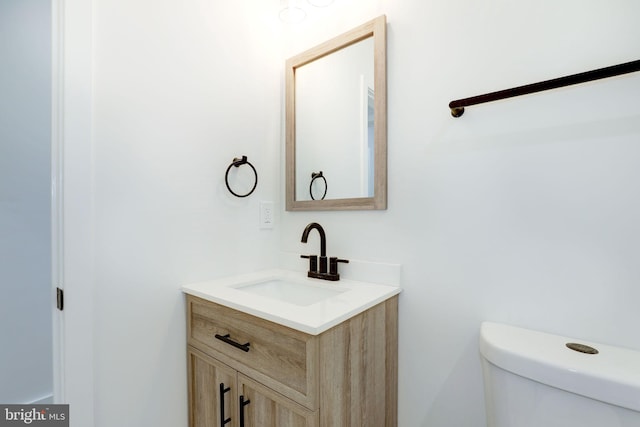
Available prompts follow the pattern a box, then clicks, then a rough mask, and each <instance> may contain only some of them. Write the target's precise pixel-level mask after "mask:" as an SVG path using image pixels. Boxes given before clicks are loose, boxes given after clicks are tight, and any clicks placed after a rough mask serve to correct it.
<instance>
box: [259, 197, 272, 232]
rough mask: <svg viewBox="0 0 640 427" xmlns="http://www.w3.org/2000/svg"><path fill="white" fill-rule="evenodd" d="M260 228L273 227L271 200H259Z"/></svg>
mask: <svg viewBox="0 0 640 427" xmlns="http://www.w3.org/2000/svg"><path fill="white" fill-rule="evenodd" d="M260 228H261V229H270V228H273V202H268V201H261V202H260Z"/></svg>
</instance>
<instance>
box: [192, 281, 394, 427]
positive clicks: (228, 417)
mask: <svg viewBox="0 0 640 427" xmlns="http://www.w3.org/2000/svg"><path fill="white" fill-rule="evenodd" d="M271 275H273V274H271ZM267 276H269V274H267ZM252 277H253V276H251V275H249V276H242V278H241V280H238V279H234V280H230V281H225V280H221V281H212V282H204V283H200V284H195V285H189V286H185V287H183V290H184V292H185V293H186V294H187V295H186V301H187V316H188V321H187V333H188V337H187V344H188V348H187V352H188V376H189V411H190V414H189V418H190V426H191V427H204V426H220V427H224V426H227V427H249V426H254V427H294V426H296V427H297V426H300V427H302V426H309V427H317V426H323V427H335V426H353V427H356V426H357V427H360V426H368V427H369V426H370V427H376V426H380V427H383V426H396V425H397V322H398V297H397V294H398V293H399V292H400V289H399V288H397V287H393V286H383V285H370V286H371V289H370V290H369V291H370V292H369V293H368V295H367V291H366V290H363V289H361V287H362V286H364V287H366V286H368V285H369V284H361V283H359V282H349V283H347V282H348V281H343V283H341V284H340V285H329V286H327V285H317V284H316V283H315V281H313V279H306V278H304V279H301V278H300V279H298V278H296V280H298V283H290V282H289V281H287V282H286V283H287V285H290V284H291V285H294V286H301V287H302V289H304V288H305V287H306V286H308V287H309V290H310V294H311V295H315V296H312V297H311V300H300V301H299V302H297V303H296V302H291V301H282V300H281V298H280V297H278V295H276V294H272V295H269V296H265V294H264V290H262V291H260V292H261V293H262V295H257V294H254V292H253V289H252V290H251V291H245V290H243V289H242V288H243V287H245V288H255V285H256V283H257V284H258V285H260V284H261V283H271V282H265V280H266V279H264V278H263V279H260V280H262V282H260V281H259V280H258V281H256V280H255V277H253V279H251V278H252ZM279 277H281V275H280V276H279ZM269 280H272V279H269ZM278 280H281V279H278ZM238 283H240V285H238ZM282 283H284V282H282ZM275 286H276V287H278V286H280V285H275ZM319 286H320V288H318V287H319ZM332 287H334V288H336V289H337V291H336V292H335V293H327V294H323V293H322V292H320V290H319V289H331V288H332ZM314 288H315V289H314ZM331 290H333V289H331ZM236 294H238V295H236ZM288 294H290V292H288ZM289 296H290V295H288V296H286V297H284V298H288V297H289ZM235 298H241V299H245V300H246V305H242V304H243V303H241V302H239V300H236V299H235ZM353 298H355V299H356V301H353ZM358 298H360V300H359V301H357V299H358ZM365 300H367V301H368V302H366V303H364V305H362V303H363V301H365ZM354 307H358V308H356V309H354ZM345 310H346V311H345ZM305 312H306V314H307V315H308V317H307V318H303V317H304V314H305ZM296 316H298V317H296ZM300 316H303V317H300ZM323 316H324V317H323ZM287 319H292V320H287ZM317 321H319V322H320V323H314V322H317ZM305 322H307V323H306V324H305Z"/></svg>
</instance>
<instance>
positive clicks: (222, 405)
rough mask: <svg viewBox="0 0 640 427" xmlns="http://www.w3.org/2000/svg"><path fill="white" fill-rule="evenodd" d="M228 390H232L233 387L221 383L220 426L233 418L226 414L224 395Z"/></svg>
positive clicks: (222, 426)
mask: <svg viewBox="0 0 640 427" xmlns="http://www.w3.org/2000/svg"><path fill="white" fill-rule="evenodd" d="M228 391H231V387H225V386H224V383H220V427H224V425H225V424H227V423H230V422H231V418H227V417H225V415H224V395H225V393H226V392H228Z"/></svg>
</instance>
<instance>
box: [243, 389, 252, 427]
mask: <svg viewBox="0 0 640 427" xmlns="http://www.w3.org/2000/svg"><path fill="white" fill-rule="evenodd" d="M249 403H251V401H250V400H249V399H247V400H244V396H240V427H244V407H245V406H247V405H248V404H249Z"/></svg>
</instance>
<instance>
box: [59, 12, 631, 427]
mask: <svg viewBox="0 0 640 427" xmlns="http://www.w3.org/2000/svg"><path fill="white" fill-rule="evenodd" d="M70 4H71V3H70ZM72 7H74V6H72ZM75 7H77V8H81V7H83V6H80V5H76V6H75ZM638 7H639V6H637V5H635V3H634V2H631V1H625V0H616V1H614V2H608V3H607V4H606V5H604V4H603V5H602V6H600V5H593V4H589V5H585V4H584V2H578V1H567V2H563V3H561V4H559V3H557V2H552V1H549V0H543V1H541V2H540V1H539V2H528V3H522V2H519V3H518V4H517V5H515V4H511V3H509V2H506V1H500V0H491V1H488V2H484V3H482V4H479V3H477V2H473V1H470V0H464V1H462V2H440V3H435V2H425V1H422V0H394V1H382V0H379V1H376V2H372V1H365V0H351V1H347V0H345V1H340V0H337V1H336V2H335V4H334V5H333V6H332V7H331V8H327V9H326V10H325V11H324V13H323V16H321V17H319V18H314V17H313V16H311V17H310V19H309V20H307V21H306V22H305V23H304V24H303V25H301V26H298V27H295V28H294V29H291V31H290V33H289V34H288V35H286V36H287V38H286V39H285V42H284V53H283V52H281V51H280V47H281V46H283V44H282V43H281V41H280V39H279V37H280V34H279V33H280V32H281V30H282V28H283V27H282V25H280V24H279V23H278V22H277V21H276V20H275V19H276V16H277V4H276V2H271V3H270V2H264V1H259V0H253V1H247V2H231V3H229V2H222V1H213V2H211V1H205V0H189V1H184V0H181V1H178V0H165V1H163V2H151V1H148V0H139V1H136V2H127V1H123V0H115V1H114V0H109V1H108V0H94V2H93V12H92V16H93V19H92V21H91V22H92V24H93V30H92V34H93V38H92V40H91V41H92V43H93V46H92V48H91V55H89V58H91V59H92V66H93V70H94V71H93V76H92V78H93V80H92V85H91V90H90V93H91V94H92V97H93V98H92V99H93V100H92V106H93V107H92V120H93V124H92V139H91V140H88V141H86V142H85V144H86V145H88V146H89V147H90V149H91V150H93V154H92V159H93V160H92V162H93V163H91V165H90V168H91V174H90V178H91V179H94V180H95V182H93V181H92V183H91V185H93V190H92V194H93V195H92V198H93V199H92V200H93V202H91V203H94V204H93V205H92V207H93V208H94V209H95V211H94V212H95V213H94V214H92V215H93V216H91V215H89V217H90V220H91V221H95V226H93V227H92V229H93V232H94V233H95V235H94V237H93V238H92V240H91V245H92V248H95V275H94V276H93V273H92V272H88V273H87V275H88V277H89V278H92V277H95V282H96V283H95V285H96V286H95V299H92V300H90V301H86V302H87V303H88V304H93V306H94V307H95V313H94V316H95V320H94V323H92V324H91V327H92V328H93V338H94V340H95V347H92V349H91V350H92V351H93V350H95V352H94V354H95V357H93V356H92V359H91V360H92V362H93V371H92V373H93V374H94V375H95V388H94V389H93V390H94V391H95V396H92V398H93V399H92V401H94V402H95V415H96V418H95V419H96V421H95V425H96V426H100V427H101V426H112V425H119V426H136V427H137V426H141V425H155V426H160V427H176V426H186V425H187V421H186V367H185V363H186V361H185V355H184V347H185V325H184V308H183V300H182V296H181V294H180V292H179V290H178V287H179V285H180V284H181V283H185V282H191V281H196V280H201V279H206V278H211V277H217V276H223V275H228V274H234V273H237V272H241V271H247V270H257V269H260V268H263V267H267V266H270V265H272V264H273V263H275V262H276V261H277V260H276V255H275V254H276V253H277V251H278V250H284V251H287V252H295V253H297V252H299V253H304V252H306V251H305V248H304V247H303V245H302V244H301V243H300V235H301V232H302V229H303V227H304V226H305V225H306V224H307V223H309V222H311V221H318V222H320V223H321V224H323V225H324V226H325V229H326V231H327V236H328V251H329V252H330V253H331V254H334V255H338V256H341V257H346V258H350V259H363V260H371V261H390V262H397V263H401V264H402V265H403V275H404V280H403V287H404V289H405V290H404V293H403V294H402V297H401V301H400V316H401V317H400V402H399V405H400V406H399V412H400V413H399V420H400V425H401V426H403V427H412V426H438V427H454V426H461V425H464V426H470V427H482V426H483V425H484V418H483V417H484V413H483V402H482V386H481V384H482V383H481V372H480V365H479V359H478V353H477V331H478V326H479V323H480V321H482V320H484V319H489V320H497V321H505V322H509V323H512V324H515V325H522V326H527V327H532V328H536V329H540V330H546V331H552V332H556V333H562V334H567V335H573V336H577V337H585V338H589V339H592V340H596V341H603V342H607V343H611V344H619V345H626V346H629V347H634V348H640V341H639V338H638V334H637V332H636V328H635V325H637V324H638V320H640V319H638V317H639V315H638V312H637V310H636V309H635V307H634V302H635V301H638V297H640V295H639V293H640V291H639V290H638V288H637V287H635V286H634V285H635V283H636V282H638V279H639V276H640V274H639V272H638V269H637V267H636V265H637V262H635V261H636V259H637V256H638V249H637V248H638V246H637V244H636V242H637V241H639V237H640V236H639V234H640V230H639V229H638V227H637V225H636V219H637V217H638V213H639V212H638V211H639V209H640V206H639V204H638V201H637V200H636V198H635V197H634V196H635V194H636V193H637V190H638V189H637V184H636V183H637V182H640V180H639V178H640V177H639V176H638V174H640V172H638V169H637V168H636V167H635V161H634V159H635V158H637V157H638V155H639V154H640V153H638V150H639V148H638V147H637V144H635V141H637V139H638V134H639V133H640V128H639V125H638V123H640V121H639V120H638V115H639V114H640V109H639V108H640V107H638V106H636V105H635V104H634V103H632V102H631V101H632V100H633V99H636V98H637V97H638V95H639V94H638V88H639V87H640V80H639V77H638V76H626V77H622V78H617V79H614V80H610V81H607V82H599V83H594V84H589V85H585V86H582V87H580V88H572V89H563V90H558V91H556V92H554V93H545V94H541V95H535V96H529V97H526V98H520V99H515V100H511V101H504V102H500V103H496V104H494V105H484V106H479V107H475V108H469V109H468V111H467V113H465V115H464V116H463V117H462V118H460V119H453V118H451V117H450V115H449V112H448V109H447V107H446V106H447V103H448V102H449V101H450V100H452V99H454V98H458V97H465V96H471V95H476V94H479V93H484V92H487V91H491V90H498V89H503V88H506V87H510V86H514V85H519V84H525V83H531V82H535V81H539V80H543V79H547V78H553V77H558V76H561V75H565V74H571V73H574V72H580V71H584V70H588V69H592V68H598V67H602V66H607V65H611V64H616V63H620V62H625V61H629V60H634V59H637V57H636V55H637V49H636V45H635V42H634V40H638V39H639V37H640V28H639V27H638V26H637V25H636V22H635V21H636V20H635V17H636V16H638V13H639V12H640V10H639V9H638ZM381 13H385V14H386V15H387V18H388V22H389V27H388V50H389V52H388V79H389V80H388V110H389V209H388V210H386V211H379V212H337V213H336V212H317V213H313V212H312V213H309V212H306V213H305V212H296V213H288V212H284V211H283V210H284V203H283V200H284V197H283V192H284V171H283V170H282V167H281V165H282V164H283V153H284V150H283V143H284V141H283V132H282V121H281V120H282V115H281V111H282V110H283V108H282V102H281V101H282V81H283V67H284V58H285V57H287V56H289V55H292V54H294V53H297V52H299V51H302V50H305V49H307V48H308V47H310V46H314V45H316V44H317V43H318V42H320V41H323V40H325V39H327V38H330V37H333V36H335V35H336V34H339V33H341V32H343V31H345V30H347V29H349V28H352V27H354V26H356V25H359V24H361V23H363V22H365V21H366V20H369V19H371V18H373V17H375V16H377V15H379V14H381ZM72 71H73V70H72ZM85 77H86V74H85ZM69 85H70V87H71V89H73V81H70V82H69ZM618 103H620V105H622V107H620V106H619V104H618ZM68 148H69V150H68V151H67V155H68V156H71V157H72V158H73V154H74V151H75V152H80V154H81V155H82V156H84V155H85V154H86V150H87V148H86V147H83V146H72V147H68ZM242 154H245V155H248V156H249V159H250V161H252V162H254V165H255V166H256V168H257V169H258V171H259V173H260V183H259V185H258V189H257V190H256V191H257V193H256V194H255V195H253V196H252V197H249V198H247V199H242V200H241V199H236V198H233V197H232V196H230V195H229V194H228V193H227V192H226V189H225V187H224V183H223V175H224V171H225V170H226V167H227V166H228V164H229V163H230V162H231V159H232V158H233V157H235V156H239V155H242ZM82 156H81V158H83V157H82ZM85 178H86V176H85ZM81 180H82V174H79V175H77V176H75V177H74V178H72V180H71V182H69V183H68V184H69V185H70V186H71V188H72V189H71V190H70V191H71V193H69V192H67V197H68V199H69V201H71V202H75V203H76V204H77V206H76V205H74V204H73V203H71V205H73V206H75V210H72V211H71V212H69V214H73V213H74V212H76V211H78V210H81V209H82V207H81V206H80V204H81V202H83V200H84V199H83V198H84V196H85V195H86V194H85V189H86V188H85V187H83V186H82V185H81V184H82V183H83V182H81ZM74 185H75V186H78V187H80V188H79V189H74V188H73V186H74ZM74 197H75V198H74ZM264 199H269V200H274V201H275V202H276V203H277V204H278V205H279V206H280V207H281V209H282V211H281V212H279V217H278V218H276V219H277V227H276V229H275V230H273V231H267V230H259V229H258V224H257V218H258V209H257V207H258V202H259V201H260V200H264ZM84 225H86V223H82V224H79V225H78V224H76V223H69V224H68V225H67V230H68V231H69V232H73V231H74V230H75V231H76V232H77V231H79V230H80V229H82V227H83V226H84ZM90 249H91V248H90ZM80 259H81V257H80ZM91 259H94V258H93V257H92V258H91ZM344 268H345V269H346V268H348V266H344ZM88 283H89V284H88V285H87V286H88V287H92V282H91V281H89V282H88ZM92 290H93V289H92ZM90 374H91V373H89V375H90ZM76 391H77V390H76ZM91 391H92V390H85V392H86V393H87V394H88V395H89V396H91ZM79 425H80V424H78V426H79ZM82 425H86V424H82Z"/></svg>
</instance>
